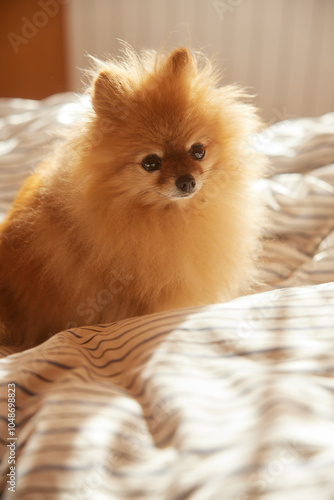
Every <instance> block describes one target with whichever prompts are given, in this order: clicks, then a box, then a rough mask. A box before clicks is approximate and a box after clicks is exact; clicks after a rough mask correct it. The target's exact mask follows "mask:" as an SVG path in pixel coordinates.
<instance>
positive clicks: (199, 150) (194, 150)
mask: <svg viewBox="0 0 334 500" xmlns="http://www.w3.org/2000/svg"><path fill="white" fill-rule="evenodd" d="M189 153H190V156H191V157H192V158H194V160H202V158H204V156H205V149H204V146H203V144H199V143H198V144H193V145H192V146H191V148H190V151H189Z"/></svg>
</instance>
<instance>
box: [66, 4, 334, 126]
mask: <svg viewBox="0 0 334 500" xmlns="http://www.w3.org/2000/svg"><path fill="white" fill-rule="evenodd" d="M67 26H68V30H69V33H70V36H69V37H68V39H69V42H70V67H69V69H70V75H69V76H70V82H71V85H72V88H76V89H77V88H80V78H81V76H80V72H79V71H78V70H77V69H76V68H78V67H85V66H86V65H87V58H85V55H84V54H85V52H88V53H92V54H94V55H97V56H100V57H101V56H103V54H105V53H112V54H117V53H118V51H119V48H120V43H119V41H118V40H117V38H121V39H123V40H125V41H127V42H128V43H130V44H131V45H132V46H133V47H134V48H135V49H140V48H142V47H150V48H158V47H161V46H163V45H164V44H166V46H167V47H175V46H176V45H180V44H186V45H189V42H191V44H192V46H193V47H194V48H196V49H203V50H205V52H207V53H208V54H209V55H215V56H216V57H217V59H218V62H219V65H220V66H221V68H223V69H224V71H225V81H226V82H229V83H231V82H240V83H242V84H243V85H246V86H249V87H250V89H251V91H253V92H255V93H257V94H258V97H257V103H258V104H259V106H260V107H261V108H263V110H264V115H265V118H266V119H267V121H269V122H270V121H278V120H281V119H282V118H284V117H290V116H302V115H303V116H306V115H310V116H317V115H320V114H323V113H325V112H328V111H333V110H334V29H333V26H334V0H208V1H207V0H94V1H91V0H70V1H69V3H68V25H67Z"/></svg>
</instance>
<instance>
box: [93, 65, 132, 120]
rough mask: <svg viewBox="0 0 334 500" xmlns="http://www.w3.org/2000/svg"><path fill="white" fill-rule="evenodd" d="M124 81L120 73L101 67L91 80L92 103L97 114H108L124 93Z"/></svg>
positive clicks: (116, 105)
mask: <svg viewBox="0 0 334 500" xmlns="http://www.w3.org/2000/svg"><path fill="white" fill-rule="evenodd" d="M124 92H125V87H124V82H123V81H122V78H121V77H120V75H117V74H114V73H112V72H111V71H108V70H107V69H102V70H101V71H100V72H99V74H98V75H97V77H96V79H95V81H94V82H93V88H92V105H93V108H94V111H95V113H96V114H97V115H104V114H106V113H108V114H110V112H111V111H112V109H116V108H117V107H118V105H119V103H120V101H121V99H122V96H123V95H124Z"/></svg>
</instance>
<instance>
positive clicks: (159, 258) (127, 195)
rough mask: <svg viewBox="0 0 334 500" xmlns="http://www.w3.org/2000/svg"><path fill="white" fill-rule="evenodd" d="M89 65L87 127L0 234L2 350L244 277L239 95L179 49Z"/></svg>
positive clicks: (180, 303) (256, 160)
mask: <svg viewBox="0 0 334 500" xmlns="http://www.w3.org/2000/svg"><path fill="white" fill-rule="evenodd" d="M98 64H99V66H98V67H97V69H96V72H95V76H94V78H93V81H92V84H91V86H90V94H91V102H92V109H91V110H90V111H89V112H88V116H87V117H86V119H85V120H83V121H82V123H81V122H80V123H77V124H76V125H75V127H74V130H73V132H72V133H71V135H70V137H69V138H68V140H67V141H66V142H65V143H64V144H62V145H61V146H60V148H58V150H57V151H55V152H54V153H53V155H52V156H50V158H49V159H48V160H47V161H46V162H44V163H43V164H42V165H40V166H39V168H38V169H37V170H36V172H35V173H33V174H32V175H31V176H30V177H29V178H28V179H27V180H26V182H25V183H24V185H23V187H22V189H21V191H20V192H19V194H18V196H17V198H16V199H15V201H14V204H13V207H12V209H11V211H10V212H9V214H8V216H7V218H6V220H5V221H4V222H3V224H2V226H1V228H0V321H1V337H2V338H1V340H2V342H6V343H7V344H20V345H22V346H23V347H30V346H33V345H36V344H38V343H40V342H42V341H44V340H45V339H47V338H48V337H49V336H50V335H52V334H54V333H56V332H58V331H61V330H65V329H69V328H71V327H74V326H83V325H89V324H94V323H95V324H96V323H100V324H101V323H109V322H112V321H115V320H120V319H123V318H128V317H131V316H136V315H143V314H148V313H153V312H157V311H163V310H167V309H172V308H180V307H185V306H195V305H204V304H210V303H216V302H220V301H226V300H228V299H231V298H233V297H236V296H237V295H239V294H241V293H245V292H246V291H248V290H249V286H250V285H251V283H252V281H253V280H254V269H255V267H256V258H257V255H258V252H259V247H260V245H259V239H260V238H259V235H260V231H261V227H262V222H261V221H262V215H261V213H262V207H261V203H260V202H259V199H258V195H256V193H255V192H254V191H253V189H252V186H253V184H254V181H255V180H256V179H258V178H259V177H261V176H262V173H263V169H264V165H265V162H264V160H263V158H262V157H261V156H259V155H257V154H256V153H255V152H254V150H253V149H252V147H251V144H252V137H253V134H254V133H255V132H257V131H258V130H259V128H260V127H261V121H260V119H259V118H258V115H257V111H256V109H255V108H254V107H253V105H251V104H249V102H248V101H249V99H248V96H247V95H246V94H245V93H244V92H243V91H242V90H240V89H239V88H237V87H235V86H225V87H219V85H218V75H217V72H216V70H215V69H214V67H213V65H212V63H211V62H210V61H208V60H206V59H204V58H203V57H202V58H201V57H200V56H199V55H194V54H192V53H190V51H188V50H187V49H185V48H178V49H176V50H174V51H173V52H171V53H170V54H167V55H166V54H157V53H154V52H145V53H143V54H141V55H137V54H135V53H134V52H132V51H131V50H127V51H126V53H125V56H124V58H123V59H122V60H118V61H116V62H113V61H109V62H105V63H101V62H97V65H98Z"/></svg>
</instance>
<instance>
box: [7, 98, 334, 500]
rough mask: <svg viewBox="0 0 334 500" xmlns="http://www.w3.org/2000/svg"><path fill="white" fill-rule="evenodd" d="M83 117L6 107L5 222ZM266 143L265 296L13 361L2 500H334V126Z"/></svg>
mask: <svg viewBox="0 0 334 500" xmlns="http://www.w3.org/2000/svg"><path fill="white" fill-rule="evenodd" d="M82 104H85V105H87V103H86V101H85V100H84V99H83V98H81V97H78V98H75V97H74V96H73V95H72V94H66V95H59V96H53V97H52V98H50V99H47V100H45V101H42V102H34V101H22V100H0V117H1V118H0V141H1V142H0V211H2V213H3V214H4V213H5V212H6V210H7V209H8V207H9V205H10V203H11V201H12V199H13V197H14V195H15V192H16V191H17V189H18V187H19V185H20V183H21V182H22V180H23V178H24V177H25V176H26V175H27V174H28V172H29V171H30V170H31V169H32V168H33V167H34V165H35V164H36V162H37V161H38V160H39V159H40V158H41V157H42V156H43V155H44V152H45V149H47V148H48V147H49V146H50V144H51V142H52V141H53V140H57V139H55V137H53V135H50V134H56V137H57V136H58V135H59V134H58V132H59V133H60V132H63V131H64V130H66V127H67V126H68V125H69V124H70V122H71V121H72V120H74V119H75V118H76V116H77V115H78V114H80V113H81V106H82ZM257 144H258V147H259V148H260V149H262V150H263V151H264V152H265V153H266V154H268V155H269V156H270V157H271V159H272V163H273V171H272V173H271V175H270V177H268V178H267V179H265V180H263V181H262V182H261V185H260V186H259V189H261V190H262V192H264V193H265V195H266V199H267V201H268V204H269V206H270V207H271V214H272V225H271V229H272V231H271V235H270V239H269V238H267V240H266V243H265V257H264V260H263V274H264V279H265V283H264V285H263V286H262V288H261V290H259V293H257V294H254V295H252V296H249V297H241V298H239V299H236V300H234V301H231V302H229V303H226V304H218V305H212V306H209V307H204V308H192V309H184V310H176V311H168V312H166V313H163V314H156V315H151V316H146V317H142V318H132V319H128V320H125V321H122V322H119V323H116V324H112V325H96V326H93V327H87V328H86V327H83V328H77V329H73V330H69V331H66V332H61V333H59V334H57V335H55V336H54V337H52V338H51V339H50V340H48V341H47V342H45V343H44V344H42V345H40V346H38V347H36V348H34V349H31V350H28V351H26V352H23V353H17V354H10V352H9V351H8V349H6V348H3V349H2V355H3V356H4V357H3V359H2V360H1V361H0V377H1V382H0V383H1V385H0V388H1V395H0V418H1V420H0V428H1V435H0V454H1V457H2V465H1V469H0V472H1V482H0V491H3V495H2V497H1V498H3V499H5V500H9V499H11V498H14V499H16V498H18V499H24V500H36V499H37V500H39V499H43V500H44V499H45V500H49V499H50V500H51V499H52V500H55V499H57V500H58V499H61V500H67V499H94V500H106V499H108V500H110V499H140V500H144V499H145V500H150V499H154V500H183V499H191V500H222V499H224V500H253V499H258V498H261V499H264V500H314V499H316V498H319V499H321V500H333V498H334V478H333V470H334V379H333V373H334V283H333V282H334V192H333V191H334V113H331V114H328V115H325V116H323V117H321V118H318V119H297V120H289V121H287V122H282V123H280V124H277V125H275V126H272V127H271V128H269V129H267V130H266V131H265V132H264V133H263V134H262V135H261V136H260V137H259V138H258V141H257ZM260 292H261V293H260ZM8 384H15V397H16V415H15V417H16V420H15V424H16V426H15V429H14V431H13V432H14V433H15V435H14V436H10V435H9V430H11V429H13V427H9V428H8V421H7V414H8V408H7V394H8ZM11 387H12V386H11ZM11 394H12V393H11ZM14 437H15V438H17V439H16V440H14ZM8 443H14V444H13V445H12V450H11V447H10V446H8ZM13 450H14V452H15V493H13V492H11V491H9V490H8V487H10V483H7V481H8V480H9V476H7V474H8V473H9V463H8V459H10V457H11V456H12V455H11V454H12V451H13Z"/></svg>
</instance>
